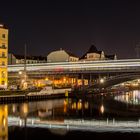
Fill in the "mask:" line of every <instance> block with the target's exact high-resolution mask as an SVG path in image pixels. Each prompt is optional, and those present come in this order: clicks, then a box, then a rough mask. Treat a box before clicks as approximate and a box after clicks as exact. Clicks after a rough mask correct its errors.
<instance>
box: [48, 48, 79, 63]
mask: <svg viewBox="0 0 140 140" xmlns="http://www.w3.org/2000/svg"><path fill="white" fill-rule="evenodd" d="M78 60H79V58H78V57H77V56H75V55H74V54H72V53H70V52H67V51H65V50H62V49H60V50H58V51H53V52H51V53H49V54H48V56H47V62H49V63H53V62H75V61H78Z"/></svg>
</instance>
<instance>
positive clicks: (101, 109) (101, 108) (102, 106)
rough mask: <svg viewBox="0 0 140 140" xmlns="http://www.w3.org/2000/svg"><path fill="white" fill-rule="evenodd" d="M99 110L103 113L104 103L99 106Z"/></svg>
mask: <svg viewBox="0 0 140 140" xmlns="http://www.w3.org/2000/svg"><path fill="white" fill-rule="evenodd" d="M100 112H101V113H102V114H103V113H104V105H101V107H100Z"/></svg>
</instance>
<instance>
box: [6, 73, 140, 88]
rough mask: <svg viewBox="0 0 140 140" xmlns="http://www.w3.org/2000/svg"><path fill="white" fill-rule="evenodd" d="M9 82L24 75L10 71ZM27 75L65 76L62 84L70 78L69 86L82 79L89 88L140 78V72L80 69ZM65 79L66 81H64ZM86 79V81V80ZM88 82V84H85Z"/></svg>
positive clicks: (40, 76)
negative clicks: (74, 71)
mask: <svg viewBox="0 0 140 140" xmlns="http://www.w3.org/2000/svg"><path fill="white" fill-rule="evenodd" d="M8 77H9V84H10V85H12V84H17V83H19V82H20V81H21V80H22V76H21V75H19V73H18V72H9V73H8ZM27 77H28V79H29V80H40V79H42V80H45V78H46V77H47V78H49V79H50V80H52V81H53V80H55V79H56V80H57V79H61V80H62V78H63V82H62V84H65V83H66V82H67V81H66V80H65V79H64V77H67V78H69V79H68V81H69V86H74V85H78V80H81V81H80V82H79V83H80V84H79V85H80V86H88V89H93V88H108V87H111V86H113V85H117V84H119V83H123V82H126V81H131V80H135V79H140V72H117V73H116V72H104V71H102V72H99V71H98V72H95V71H90V72H85V71H83V72H82V71H80V72H77V73H73V72H71V73H64V72H61V71H59V72H58V71H57V72H48V71H28V72H27ZM101 78H105V82H104V83H100V79H101ZM64 80H65V81H64ZM85 81H86V82H85ZM85 83H86V84H85Z"/></svg>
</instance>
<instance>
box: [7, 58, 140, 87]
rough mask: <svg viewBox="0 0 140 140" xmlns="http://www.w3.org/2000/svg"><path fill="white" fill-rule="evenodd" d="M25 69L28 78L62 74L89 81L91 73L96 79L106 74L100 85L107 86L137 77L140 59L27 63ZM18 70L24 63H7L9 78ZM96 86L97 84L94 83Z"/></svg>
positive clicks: (139, 72) (139, 71)
mask: <svg viewBox="0 0 140 140" xmlns="http://www.w3.org/2000/svg"><path fill="white" fill-rule="evenodd" d="M26 69H27V74H28V77H29V78H45V77H46V76H48V75H64V74H65V75H78V76H79V75H80V76H81V79H84V78H85V77H86V78H87V77H88V80H89V83H90V82H91V81H92V79H93V75H94V76H96V79H97V78H100V76H101V77H102V76H106V77H107V78H106V84H102V87H107V86H111V85H113V84H117V83H120V82H123V81H128V80H133V79H138V78H139V77H140V59H122V60H102V61H78V62H58V63H40V64H27V65H26ZM19 71H24V64H17V65H9V66H8V76H9V78H18V77H19V74H18V73H19ZM120 74H122V75H120ZM119 75H120V76H119ZM113 77H114V78H113ZM90 85H91V84H90ZM96 86H97V87H98V86H99V85H98V84H96Z"/></svg>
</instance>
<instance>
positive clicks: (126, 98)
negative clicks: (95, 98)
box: [114, 90, 140, 105]
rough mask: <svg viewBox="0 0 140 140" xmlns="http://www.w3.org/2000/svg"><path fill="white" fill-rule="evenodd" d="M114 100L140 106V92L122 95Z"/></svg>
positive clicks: (135, 91)
mask: <svg viewBox="0 0 140 140" xmlns="http://www.w3.org/2000/svg"><path fill="white" fill-rule="evenodd" d="M114 99H115V100H117V101H120V102H123V103H126V104H130V105H140V91H139V90H134V91H130V92H126V93H124V94H122V95H117V96H116V97H114Z"/></svg>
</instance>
